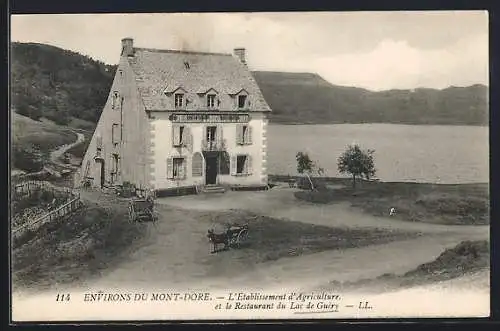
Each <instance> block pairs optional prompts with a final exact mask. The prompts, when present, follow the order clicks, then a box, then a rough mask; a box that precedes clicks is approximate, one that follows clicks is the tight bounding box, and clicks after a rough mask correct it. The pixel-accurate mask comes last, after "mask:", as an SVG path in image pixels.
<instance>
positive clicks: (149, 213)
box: [146, 209, 155, 222]
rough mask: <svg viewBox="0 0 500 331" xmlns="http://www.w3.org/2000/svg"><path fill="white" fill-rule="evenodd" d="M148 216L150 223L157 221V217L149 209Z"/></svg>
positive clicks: (147, 210)
mask: <svg viewBox="0 0 500 331" xmlns="http://www.w3.org/2000/svg"><path fill="white" fill-rule="evenodd" d="M146 216H147V217H148V219H149V221H151V222H154V221H155V215H154V214H153V212H152V211H151V210H149V209H146Z"/></svg>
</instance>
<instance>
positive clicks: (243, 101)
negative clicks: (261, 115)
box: [238, 95, 247, 109]
mask: <svg viewBox="0 0 500 331" xmlns="http://www.w3.org/2000/svg"><path fill="white" fill-rule="evenodd" d="M246 101H247V96H246V95H239V96H238V108H240V109H241V108H245V104H246Z"/></svg>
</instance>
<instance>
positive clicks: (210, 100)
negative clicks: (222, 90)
mask: <svg viewBox="0 0 500 331" xmlns="http://www.w3.org/2000/svg"><path fill="white" fill-rule="evenodd" d="M207 108H215V94H209V95H207Z"/></svg>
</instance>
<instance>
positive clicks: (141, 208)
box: [128, 199, 158, 222]
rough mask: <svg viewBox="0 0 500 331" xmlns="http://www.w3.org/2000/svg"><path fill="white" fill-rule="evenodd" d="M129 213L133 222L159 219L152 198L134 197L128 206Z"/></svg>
mask: <svg viewBox="0 0 500 331" xmlns="http://www.w3.org/2000/svg"><path fill="white" fill-rule="evenodd" d="M128 213H129V220H130V221H131V222H156V221H157V220H158V216H157V215H156V213H155V212H154V201H153V200H152V199H132V200H131V201H130V203H129V206H128Z"/></svg>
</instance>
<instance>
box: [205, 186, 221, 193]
mask: <svg viewBox="0 0 500 331" xmlns="http://www.w3.org/2000/svg"><path fill="white" fill-rule="evenodd" d="M202 192H203V193H224V192H226V189H225V188H224V187H222V186H216V185H209V186H205V187H203V189H202Z"/></svg>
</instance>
